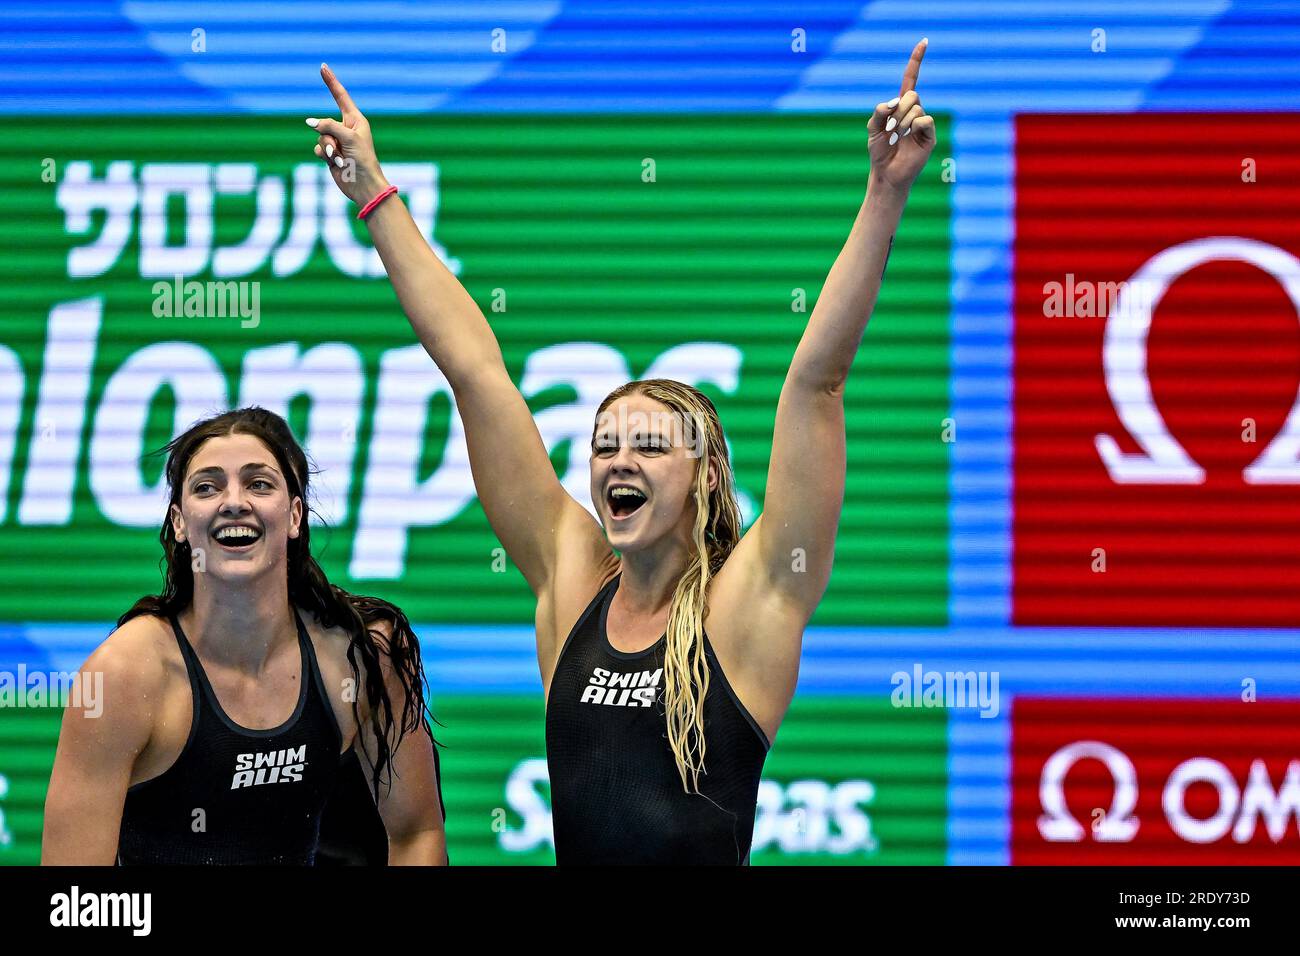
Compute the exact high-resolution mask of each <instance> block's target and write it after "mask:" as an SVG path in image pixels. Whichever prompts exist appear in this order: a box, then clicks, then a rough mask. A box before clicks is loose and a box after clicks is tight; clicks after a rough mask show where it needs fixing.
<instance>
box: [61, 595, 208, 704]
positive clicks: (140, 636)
mask: <svg viewBox="0 0 1300 956" xmlns="http://www.w3.org/2000/svg"><path fill="white" fill-rule="evenodd" d="M178 667H179V668H180V669H181V670H182V671H183V670H184V668H185V661H184V659H183V658H182V657H181V652H180V648H179V647H178V646H177V644H176V637H175V635H174V634H173V632H172V627H171V624H170V623H169V622H168V621H167V620H165V619H164V618H161V617H156V616H154V615H152V614H142V615H140V616H139V617H133V618H131V620H129V621H127V622H126V623H125V624H123V625H122V626H121V627H119V628H117V629H116V630H114V631H113V633H111V634H109V635H108V637H107V638H105V639H104V641H103V643H101V644H100V645H99V647H97V648H95V650H94V651H93V652H92V653H91V655H90V656H89V657H88V658H86V663H85V664H83V665H82V670H85V671H90V672H92V673H98V674H103V675H104V681H105V682H106V683H111V684H112V685H113V686H114V687H116V688H117V689H118V691H119V692H121V691H131V692H137V691H138V692H140V693H145V694H147V693H149V692H150V691H155V690H158V689H160V688H161V687H162V686H163V685H164V684H165V683H166V681H167V679H168V677H169V676H170V675H172V674H173V673H174V672H175V671H176V669H177V668H178Z"/></svg>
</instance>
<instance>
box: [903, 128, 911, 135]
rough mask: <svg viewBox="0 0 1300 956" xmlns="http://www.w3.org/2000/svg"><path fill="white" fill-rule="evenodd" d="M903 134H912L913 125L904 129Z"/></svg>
mask: <svg viewBox="0 0 1300 956" xmlns="http://www.w3.org/2000/svg"><path fill="white" fill-rule="evenodd" d="M903 135H904V136H911V135H912V127H910V126H909V127H908V128H907V129H905V130H903Z"/></svg>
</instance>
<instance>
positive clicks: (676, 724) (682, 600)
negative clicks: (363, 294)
mask: <svg viewBox="0 0 1300 956" xmlns="http://www.w3.org/2000/svg"><path fill="white" fill-rule="evenodd" d="M629 395H644V396H646V397H647V398H652V399H654V400H655V401H657V402H660V403H662V404H664V405H666V406H668V408H669V409H671V410H672V411H673V412H674V413H676V415H677V416H678V417H679V422H680V424H681V426H682V436H683V440H684V443H685V444H686V445H687V446H688V447H691V448H695V449H698V456H697V457H698V462H697V464H696V467H695V481H694V488H693V490H692V497H693V498H694V500H695V504H696V512H695V523H694V526H693V527H692V529H691V541H692V542H693V543H694V548H693V550H692V553H691V557H690V560H689V561H688V563H687V565H686V570H685V571H683V572H682V576H681V578H680V580H678V582H677V589H676V591H675V592H674V593H673V599H672V604H671V605H670V606H669V610H668V628H667V644H666V647H665V648H664V704H665V710H666V717H667V721H668V744H669V746H670V747H671V748H672V751H673V756H674V757H675V758H676V760H677V772H678V773H679V774H680V775H681V778H682V788H683V789H684V790H685V791H686V792H687V793H691V792H692V791H694V792H695V793H699V777H700V774H701V773H704V772H705V771H704V699H705V697H706V696H707V695H708V692H709V667H708V661H707V660H706V658H705V653H704V618H705V615H706V613H707V611H708V589H709V580H710V579H711V578H712V577H713V575H715V574H717V573H718V571H719V570H720V569H721V568H722V565H723V563H724V562H725V561H726V560H727V557H728V555H730V554H731V552H732V549H734V548H735V547H736V544H737V542H738V541H739V540H740V532H741V517H740V506H739V504H738V503H737V501H736V483H735V477H734V475H733V474H732V471H731V459H730V456H729V455H728V453H727V439H726V437H725V436H724V435H723V433H722V422H721V421H720V420H719V418H718V410H717V409H716V408H714V406H713V402H711V401H709V398H708V396H706V395H705V394H704V393H703V392H701V391H700V390H699V389H696V388H693V387H692V386H690V385H686V384H684V383H682V382H675V381H673V380H671V379H665V378H653V379H642V380H639V381H635V382H628V383H627V384H626V385H621V386H619V387H618V388H616V389H614V391H612V392H610V393H609V395H607V396H606V397H605V400H604V401H603V402H601V403H600V407H599V408H598V409H597V410H596V417H597V420H599V418H600V415H601V413H603V412H604V411H605V410H606V409H607V408H609V406H610V405H612V404H614V403H615V402H617V401H618V400H619V399H621V398H626V397H627V396H629ZM594 440H595V435H594V433H593V441H594ZM709 462H713V465H714V467H715V469H716V470H717V475H718V486H717V487H716V488H715V489H713V491H709V467H708V466H709Z"/></svg>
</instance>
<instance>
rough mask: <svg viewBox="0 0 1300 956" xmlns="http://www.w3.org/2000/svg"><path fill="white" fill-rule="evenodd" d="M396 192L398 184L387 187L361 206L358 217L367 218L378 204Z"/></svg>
mask: <svg viewBox="0 0 1300 956" xmlns="http://www.w3.org/2000/svg"><path fill="white" fill-rule="evenodd" d="M395 192H397V187H396V186H389V187H388V188H387V189H385V190H384V191H383V192H381V193H380V194H379V195H378V196H376V197H375V198H374V199H372V200H370V202H368V203H366V204H365V205H364V206H362V207H361V211H360V212H359V213H357V218H358V219H365V218H366V216H369V215H370V213H371V212H372V211H373V210H374V208H375V207H376V206H378V205H379V204H380V203H381V202H383V201H384V200H385V199H387V198H388V197H389V196H391V195H392V194H393V193H395Z"/></svg>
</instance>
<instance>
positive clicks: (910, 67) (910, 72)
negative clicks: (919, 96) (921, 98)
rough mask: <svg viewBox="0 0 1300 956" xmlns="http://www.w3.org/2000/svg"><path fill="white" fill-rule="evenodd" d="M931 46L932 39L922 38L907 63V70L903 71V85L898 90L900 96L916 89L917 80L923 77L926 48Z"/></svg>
mask: <svg viewBox="0 0 1300 956" xmlns="http://www.w3.org/2000/svg"><path fill="white" fill-rule="evenodd" d="M929 45H930V38H929V37H922V38H921V42H920V43H918V44H917V45H916V47H915V48H914V49H913V50H912V58H911V59H910V60H908V61H907V69H905V70H903V85H902V86H900V87H899V88H898V95H899V96H902V95H903V94H904V93H906V92H908V91H909V90H914V89H916V79H917V77H918V76H920V75H921V60H922V58H923V57H924V56H925V50H926V47H928V46H929Z"/></svg>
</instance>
